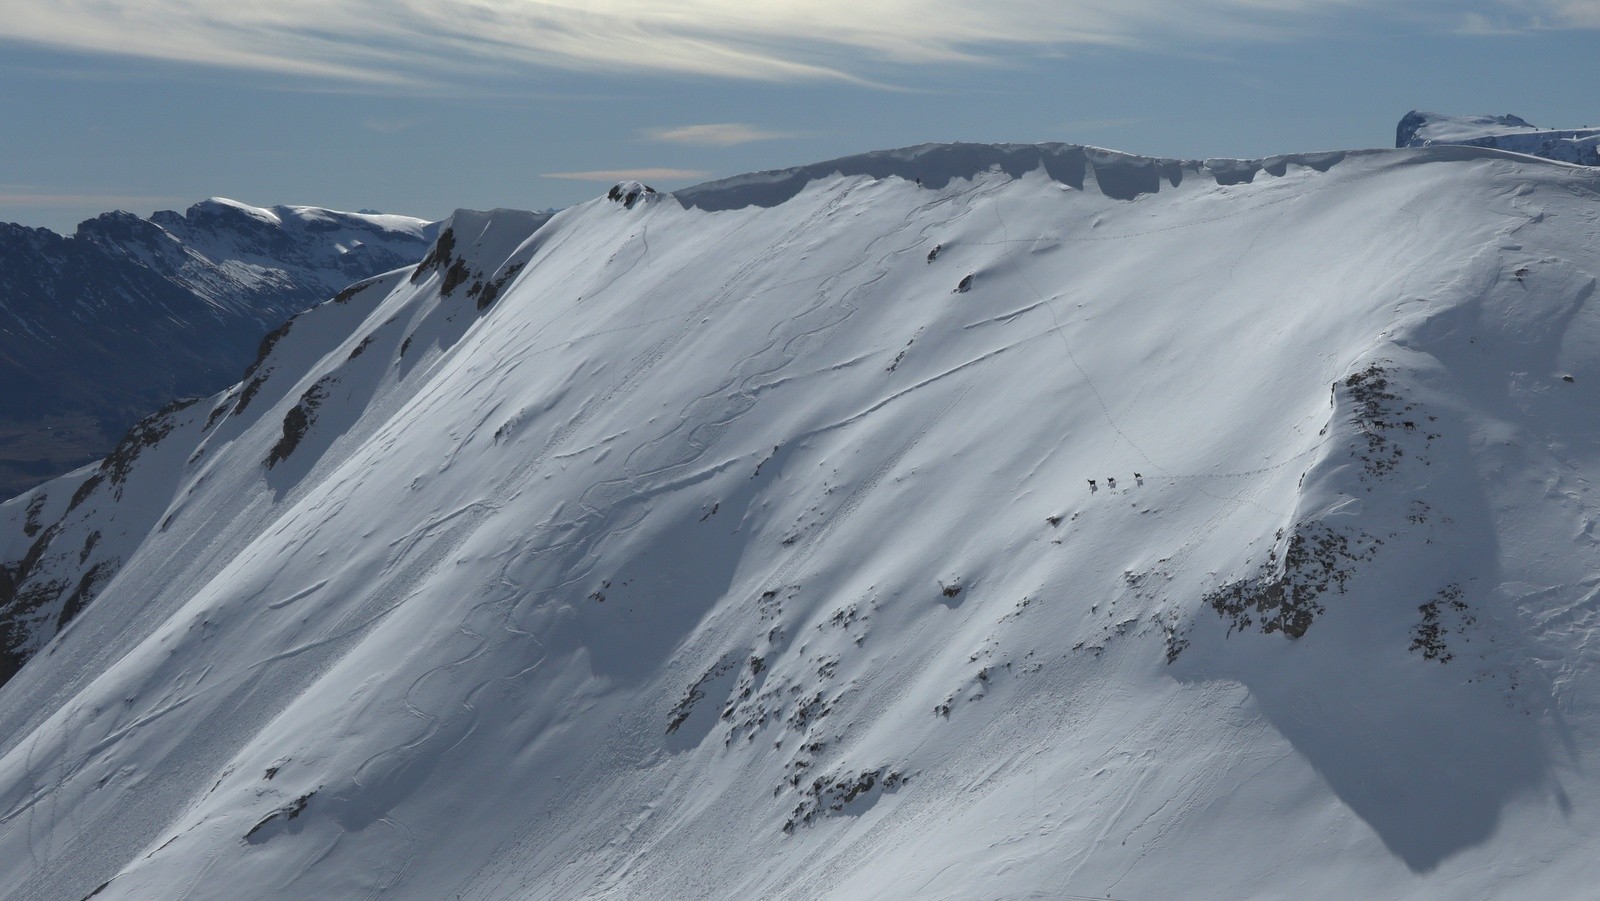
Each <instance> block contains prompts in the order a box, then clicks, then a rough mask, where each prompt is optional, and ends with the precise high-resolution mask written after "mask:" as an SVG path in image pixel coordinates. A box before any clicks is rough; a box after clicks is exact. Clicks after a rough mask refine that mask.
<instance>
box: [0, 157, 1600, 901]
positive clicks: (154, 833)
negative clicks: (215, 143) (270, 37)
mask: <svg viewBox="0 0 1600 901" xmlns="http://www.w3.org/2000/svg"><path fill="white" fill-rule="evenodd" d="M938 155H939V154H938V153H937V152H935V153H934V156H935V157H937V156H938ZM980 155H981V154H980ZM1047 156H1051V154H1050V152H1048V151H1040V157H1039V159H1041V160H1042V159H1043V158H1044V157H1047ZM1052 158H1056V157H1052ZM1015 159H1016V160H1017V162H1015V163H1014V164H1010V165H1012V166H1013V168H1014V169H1015V170H1016V171H1015V172H1013V171H1011V170H1008V169H1007V168H1005V166H1002V167H1001V168H999V169H998V170H993V169H990V168H989V164H988V163H985V164H984V165H983V166H981V167H978V168H974V169H972V170H971V171H969V172H967V174H965V175H962V174H960V172H959V170H956V169H952V170H951V174H950V176H949V177H948V179H947V180H945V181H943V182H942V183H939V182H938V179H937V178H936V177H932V176H929V177H923V175H921V174H915V173H914V174H912V176H911V177H909V178H907V177H905V175H904V174H903V173H902V172H899V171H896V172H891V173H890V174H888V175H885V176H879V177H876V178H864V177H862V176H863V175H871V173H868V172H857V173H855V174H851V173H848V172H843V173H840V174H839V175H834V174H833V172H837V171H838V168H837V167H835V168H834V169H832V170H830V171H825V172H820V174H817V175H816V176H815V177H810V178H808V179H807V180H805V182H804V183H803V184H801V185H799V186H798V187H795V188H794V190H792V191H791V190H790V188H791V187H794V186H793V185H791V184H789V183H787V182H785V183H783V184H782V185H780V189H779V190H776V191H774V192H773V193H770V194H763V195H761V198H758V199H759V200H760V202H754V201H751V202H746V201H745V200H741V201H740V202H738V203H737V204H733V203H729V204H728V205H727V208H725V209H716V210H713V209H711V208H709V207H711V206H716V204H715V203H710V204H708V206H707V207H701V206H698V205H697V204H695V203H693V202H684V203H674V202H672V200H671V197H672V195H659V194H648V193H643V192H637V193H636V192H635V191H634V190H633V189H632V188H631V186H630V187H629V188H628V189H626V190H621V191H618V192H616V194H617V195H618V196H617V197H616V198H615V199H614V200H611V199H597V200H595V201H593V202H590V203H587V204H583V205H580V206H578V207H574V208H572V209H568V210H565V211H562V212H560V213H558V214H555V215H554V216H552V217H550V218H549V219H548V220H546V221H542V222H541V221H539V220H537V219H535V218H532V217H529V216H527V215H525V214H515V213H501V212H496V213H490V214H475V213H470V212H465V211H464V212H461V213H458V214H457V215H456V216H454V217H452V219H451V220H450V221H449V222H448V223H447V225H446V227H445V228H444V229H443V230H442V231H441V233H440V236H439V238H438V240H437V241H435V243H434V245H433V248H432V250H431V251H429V252H428V254H427V257H426V259H425V260H424V262H423V263H422V264H421V265H418V266H415V267H407V268H405V269H401V270H397V271H394V272H389V273H386V274H383V275H381V276H378V277H376V278H373V279H369V280H365V281H363V282H360V283H358V284H356V285H354V286H352V287H351V288H350V289H348V290H346V291H343V292H340V293H339V295H338V296H336V297H335V298H334V299H333V300H332V301H329V302H327V303H323V304H320V305H318V306H316V307H314V308H312V309H311V310H309V311H307V312H305V313H304V314H302V315H301V316H299V317H297V318H296V319H295V320H293V321H292V322H291V323H289V324H288V325H287V326H286V327H284V328H282V329H280V330H278V331H276V332H275V333H274V334H273V335H271V336H270V339H269V340H268V341H267V342H266V343H265V344H264V345H263V347H262V348H261V353H260V354H259V358H258V360H257V362H256V363H255V365H253V366H252V367H251V368H250V370H249V371H248V372H247V373H246V378H245V379H243V380H241V382H240V383H239V384H237V385H235V386H234V387H232V388H230V389H227V390H225V391H223V392H220V393H218V394H217V395H214V396H212V397H210V398H208V399H206V400H205V401H203V402H200V403H196V404H193V405H191V406H188V407H185V408H181V409H173V410H169V411H167V412H166V413H164V414H163V415H161V416H159V417H157V418H154V419H151V420H147V421H146V422H145V423H144V424H143V425H142V426H141V428H140V429H139V430H138V431H137V432H136V433H135V435H133V436H130V441H128V442H127V443H126V445H125V447H124V448H122V449H120V450H119V453H117V454H114V455H113V456H112V457H111V458H109V459H108V460H107V461H106V462H105V463H104V464H102V465H101V466H100V467H98V468H97V469H95V470H90V471H85V472H80V473H77V474H75V475H73V476H71V477H67V478H63V479H61V480H58V481H57V482H53V483H51V484H49V485H45V486H41V487H40V488H39V489H37V490H35V491H33V492H30V493H29V494H27V495H24V496H23V497H20V498H17V499H15V500H13V501H11V502H9V503H7V504H5V505H3V506H0V558H3V560H4V561H5V570H4V572H5V576H6V578H7V580H8V581H7V582H5V583H4V584H5V585H6V586H8V587H7V590H8V591H10V592H11V594H10V595H8V597H9V598H10V599H11V600H10V601H9V602H7V603H6V604H5V607H4V614H5V617H6V619H5V621H4V622H5V626H6V628H7V630H8V632H7V635H8V637H9V638H11V639H16V638H18V637H19V636H20V637H21V638H22V639H24V640H25V646H18V645H15V644H13V645H11V646H9V647H8V649H10V650H13V651H14V652H15V653H16V655H17V657H19V658H20V657H25V656H29V657H31V659H28V660H27V662H26V664H25V665H23V666H21V668H20V670H19V671H18V672H16V673H15V675H14V676H13V677H12V678H11V680H10V681H9V682H8V683H6V684H5V685H4V687H3V688H0V895H7V896H16V897H66V898H81V897H83V896H84V895H88V894H90V893H91V892H98V894H97V895H96V896H95V897H96V898H97V901H104V899H108V898H119V899H120V898H151V897H181V896H182V895H183V894H184V893H185V892H190V893H192V894H205V893H207V892H214V891H215V890H216V889H215V887H217V886H222V887H225V888H226V891H227V892H228V893H230V894H233V895H242V896H245V897H279V898H304V897H343V896H350V895H370V896H379V897H383V898H386V899H395V898H397V899H405V898H419V899H424V898H425V899H433V898H441V897H463V898H478V899H491V898H492V899H499V898H505V899H511V898H516V899H521V898H527V897H583V896H593V897H613V898H625V897H641V898H642V897H663V896H667V897H696V898H699V897H706V898H748V897H793V898H815V897H846V898H853V897H863V898H866V897H871V898H881V897H906V898H912V897H916V898H921V897H928V896H935V897H939V896H944V897H1026V896H1029V895H1038V894H1045V895H1051V894H1054V895H1062V894H1065V895H1078V896H1086V897H1102V896H1109V897H1114V898H1120V897H1126V898H1147V897H1148V898H1161V897H1178V896H1181V897H1195V898H1237V897H1277V896H1299V895H1302V894H1304V893H1305V891H1306V890H1307V889H1306V886H1308V885H1309V886H1315V887H1316V888H1315V891H1316V892H1319V893H1322V894H1326V895H1329V896H1337V897H1397V898H1439V897H1463V898H1465V897H1473V898H1478V897H1485V896H1487V897H1506V898H1511V897H1526V896H1530V895H1531V896H1548V897H1561V896H1571V895H1574V894H1579V893H1581V891H1582V890H1583V889H1584V888H1586V887H1587V885H1588V879H1589V871H1590V869H1591V868H1592V849H1593V847H1594V841H1595V837H1596V836H1597V835H1600V816H1597V813H1596V811H1600V781H1597V780H1596V778H1595V777H1594V776H1593V775H1592V774H1593V773H1595V772H1597V769H1596V764H1597V763H1600V760H1596V751H1595V750H1594V749H1595V748H1600V706H1597V705H1600V702H1597V701H1596V699H1597V698H1600V684H1597V683H1600V677H1597V673H1596V663H1597V659H1600V654H1597V653H1596V651H1597V646H1596V645H1595V640H1596V635H1597V634H1600V614H1597V613H1596V610H1595V600H1594V598H1595V592H1594V573H1595V572H1596V571H1597V569H1600V540H1597V539H1596V538H1595V535H1594V531H1595V530H1594V524H1595V523H1596V522H1600V495H1597V494H1596V490H1595V489H1594V488H1593V487H1591V486H1594V485H1600V462H1597V461H1596V460H1595V459H1594V455H1593V454H1592V453H1591V449H1592V448H1593V447H1594V446H1595V442H1596V439H1597V438H1600V431H1597V427H1596V426H1595V425H1594V424H1595V423H1596V422H1597V421H1600V418H1597V417H1596V415H1595V414H1596V412H1597V410H1596V408H1595V407H1596V399H1595V395H1594V393H1593V392H1592V391H1590V390H1589V388H1591V387H1592V386H1593V385H1595V384H1600V318H1597V315H1596V309H1595V306H1594V304H1595V302H1596V301H1595V295H1596V278H1595V272H1596V270H1597V269H1600V265H1596V263H1595V261H1594V258H1593V249H1592V246H1591V245H1590V240H1591V239H1590V235H1589V231H1588V229H1589V228H1590V227H1591V226H1589V224H1588V223H1589V222H1590V220H1589V219H1588V218H1587V216H1588V214H1590V213H1591V212H1592V207H1593V204H1594V202H1595V200H1596V199H1597V198H1600V174H1597V173H1595V172H1592V171H1590V170H1585V169H1581V168H1576V167H1570V166H1562V165H1555V164H1551V163H1547V162H1543V161H1539V160H1535V159H1531V158H1528V157H1522V156H1517V155H1514V154H1509V153H1504V152H1500V151H1497V150H1491V149H1479V148H1458V147H1430V148H1422V149H1415V150H1405V151H1385V152H1374V153H1353V154H1348V155H1344V156H1343V157H1342V158H1340V159H1337V160H1333V159H1332V158H1329V157H1317V158H1315V162H1316V163H1317V164H1315V165H1314V164H1313V160H1300V161H1290V162H1287V163H1286V164H1285V165H1284V166H1282V167H1281V172H1278V173H1273V172H1271V171H1267V177H1261V176H1260V175H1259V173H1257V176H1256V177H1254V178H1242V179H1240V180H1237V181H1235V182H1233V183H1229V184H1223V183H1220V182H1219V181H1218V180H1217V179H1215V178H1211V177H1196V174H1195V172H1194V170H1184V169H1181V168H1180V169H1179V170H1178V172H1177V174H1179V175H1181V176H1182V177H1181V178H1178V179H1176V181H1174V180H1173V179H1171V178H1169V177H1168V174H1169V173H1168V171H1167V170H1161V169H1157V170H1156V171H1157V175H1156V177H1157V178H1158V179H1159V180H1160V189H1159V190H1157V191H1155V192H1143V193H1135V194H1133V195H1132V196H1134V197H1135V198H1136V200H1135V201H1134V202H1129V201H1128V200H1125V199H1119V198H1118V197H1116V196H1113V195H1112V194H1108V193H1107V192H1106V191H1105V190H1102V189H1101V186H1100V184H1099V181H1100V180H1101V179H1102V177H1103V176H1104V173H1105V171H1106V170H1107V168H1109V167H1104V166H1103V167H1101V169H1099V170H1095V169H1094V168H1093V160H1092V159H1091V160H1089V161H1088V164H1087V166H1086V169H1085V173H1084V178H1083V181H1082V184H1081V186H1076V187H1075V186H1074V185H1073V184H1072V183H1071V182H1070V181H1068V180H1066V179H1064V178H1062V177H1058V174H1059V173H1052V172H1051V171H1049V166H1050V165H1056V163H1049V164H1045V163H1043V162H1040V163H1039V164H1038V165H1033V166H1031V167H1030V166H1028V165H1027V157H1026V153H1025V152H1023V151H1020V150H1019V151H1016V153H1015ZM1057 159H1059V158H1057ZM826 165H827V164H825V166H824V167H823V168H826ZM1061 165H1070V158H1069V159H1068V162H1067V163H1062V164H1061ZM923 171H924V172H927V171H930V170H923ZM1208 171H1217V168H1216V167H1208ZM1067 174H1068V175H1070V174H1071V170H1070V168H1069V169H1068V170H1067ZM1128 177H1129V178H1130V179H1132V178H1133V176H1132V175H1130V176H1128ZM1139 177H1140V178H1143V177H1144V176H1143V175H1140V176H1139ZM917 178H922V182H921V184H920V185H919V184H918V183H917V180H916V179H917ZM773 182H774V180H772V179H768V181H767V183H768V184H771V183H773ZM753 183H754V184H757V185H758V186H759V185H760V184H761V183H762V182H761V181H760V179H757V180H755V182H753ZM1141 183H1142V182H1141ZM640 187H641V188H642V186H640ZM735 188H737V190H736V191H734V192H733V193H738V192H739V191H743V190H745V188H743V187H740V186H738V185H735ZM751 190H754V189H751ZM1124 193H1125V192H1124ZM630 196H631V197H632V200H633V202H632V203H629V202H628V199H629V197H630ZM703 196H709V195H703ZM780 196H781V197H782V198H783V199H782V200H781V202H778V201H775V200H772V198H773V197H780ZM713 199H715V198H713ZM723 199H724V200H728V199H729V198H727V197H724V198H723ZM680 200H682V198H680ZM769 203H771V204H774V205H768V204H769ZM446 235H448V237H446ZM491 286H494V290H493V292H492V296H490V297H489V298H488V302H487V303H486V302H485V295H486V294H490V293H491V292H490V287H491ZM83 585H87V586H88V587H87V588H84V589H83V590H82V591H79V586H83ZM24 598H26V603H24V602H23V599H24ZM29 604H32V605H33V606H29ZM63 624H64V628H61V626H62V625H63Z"/></svg>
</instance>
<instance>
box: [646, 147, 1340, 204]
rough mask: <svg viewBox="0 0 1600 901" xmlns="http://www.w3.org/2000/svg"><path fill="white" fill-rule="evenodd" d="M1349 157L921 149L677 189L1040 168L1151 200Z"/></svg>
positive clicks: (783, 187)
mask: <svg viewBox="0 0 1600 901" xmlns="http://www.w3.org/2000/svg"><path fill="white" fill-rule="evenodd" d="M1346 155H1347V154H1345V153H1343V152H1338V153H1307V154H1298V155H1294V156H1282V157H1272V158H1270V159H1264V160H1223V159H1217V160H1206V161H1204V162H1201V161H1198V160H1166V159H1156V158H1153V157H1142V156H1134V155H1132V154H1127V153H1119V152H1117V151H1115V150H1102V149H1100V148H1098V147H1083V146H1079V145H1077V144H920V145H918V146H916V147H905V148H901V149H898V150H879V151H875V152H872V153H864V154H861V155H859V156H847V157H843V158H841V159H837V160H830V161H828V162H825V163H816V164H814V165H811V166H800V167H797V168H793V169H779V170H775V171H771V172H756V173H752V174H750V175H738V176H734V177H733V178H725V179H722V180H720V181H713V182H707V183H706V184H703V185H698V186H696V187H693V188H688V189H685V190H682V191H676V192H674V193H673V196H674V197H676V198H677V200H678V202H679V203H681V204H683V205H684V206H687V207H692V208H695V209H702V210H708V211H712V212H716V211H721V210H735V209H740V208H742V207H747V206H760V207H772V206H777V205H779V204H781V203H784V202H785V201H788V200H790V199H791V198H793V197H795V196H796V195H797V194H799V193H800V192H801V191H802V190H804V189H805V187H806V186H807V185H809V184H811V183H812V182H814V181H818V180H822V179H830V178H836V177H840V176H844V177H849V176H856V175H866V176H869V177H871V178H880V179H881V178H891V177H893V178H900V179H904V180H906V181H915V182H916V183H917V184H919V185H921V186H923V187H926V188H931V189H934V190H942V189H944V188H945V187H947V186H948V185H949V184H950V182H951V181H953V180H957V179H960V180H963V181H971V180H972V179H973V178H976V177H978V176H980V175H983V174H985V173H987V172H990V171H999V172H1004V173H1006V174H1007V175H1009V176H1011V177H1012V178H1021V177H1023V176H1024V175H1027V174H1029V173H1032V172H1036V171H1039V170H1041V169H1042V170H1043V171H1044V172H1045V174H1047V175H1048V176H1049V177H1050V178H1051V179H1053V180H1055V181H1056V182H1059V183H1061V184H1063V185H1067V186H1068V187H1071V188H1074V189H1076V190H1080V191H1081V190H1084V188H1085V185H1086V184H1088V185H1090V186H1091V189H1092V190H1097V191H1099V192H1100V193H1102V194H1104V195H1105V196H1107V197H1111V198H1113V199H1116V200H1133V199H1135V198H1137V197H1139V196H1140V195H1143V194H1154V193H1156V192H1157V191H1160V190H1161V188H1162V185H1163V184H1165V185H1166V186H1168V187H1169V188H1175V187H1177V186H1178V185H1180V184H1182V183H1183V180H1184V178H1196V177H1202V178H1206V179H1210V180H1212V181H1215V182H1216V183H1217V184H1220V185H1234V184H1240V183H1243V182H1249V181H1251V180H1252V179H1254V178H1255V177H1256V176H1257V175H1259V174H1260V173H1262V172H1267V173H1270V174H1272V175H1279V176H1281V175H1283V174H1284V173H1285V172H1286V171H1287V170H1288V167H1289V165H1290V164H1291V163H1293V164H1296V165H1298V166H1309V167H1312V168H1314V169H1317V170H1319V171H1326V170H1327V169H1328V168H1330V167H1332V166H1334V165H1336V164H1337V163H1338V162H1339V161H1340V160H1342V159H1343V158H1344V157H1345V156H1346Z"/></svg>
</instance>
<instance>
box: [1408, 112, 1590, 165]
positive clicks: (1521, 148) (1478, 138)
mask: <svg viewBox="0 0 1600 901" xmlns="http://www.w3.org/2000/svg"><path fill="white" fill-rule="evenodd" d="M1431 144H1465V145H1470V146H1475V147H1496V148H1499V149H1501V150H1509V151H1511V152H1513V153H1526V154H1529V155H1530V156H1542V157H1544V158H1545V159H1551V160H1557V161H1560V162H1564V163H1576V164H1578V165H1581V166H1600V128H1596V127H1591V126H1585V127H1583V128H1566V129H1557V128H1540V127H1539V126H1537V125H1533V124H1532V123H1530V122H1528V121H1527V120H1526V119H1522V118H1520V117H1518V116H1512V115H1504V116H1443V115H1440V114H1438V113H1425V112H1416V111H1413V112H1410V113H1407V114H1406V115H1405V116H1404V117H1403V118H1402V119H1401V120H1400V125H1399V128H1398V129H1397V130H1396V135H1395V146H1397V147H1426V146H1429V145H1431Z"/></svg>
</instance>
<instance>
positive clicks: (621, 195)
mask: <svg viewBox="0 0 1600 901" xmlns="http://www.w3.org/2000/svg"><path fill="white" fill-rule="evenodd" d="M654 193H656V189H655V188H652V187H650V186H649V185H647V184H645V183H644V182H639V181H619V182H617V183H616V184H614V185H612V186H611V190H610V191H608V192H607V193H606V199H607V200H614V201H616V202H617V203H620V204H622V205H623V207H625V208H627V209H630V210H631V209H633V205H634V204H636V203H638V202H639V198H641V197H644V196H646V195H649V194H654Z"/></svg>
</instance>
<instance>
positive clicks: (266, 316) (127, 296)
mask: <svg viewBox="0 0 1600 901" xmlns="http://www.w3.org/2000/svg"><path fill="white" fill-rule="evenodd" d="M435 233H436V227H435V226H434V225H432V224H430V223H428V222H425V221H423V220H421V219H414V218H410V217H407V216H389V215H379V214H367V213H343V212H336V211H333V210H325V209H319V208H316V207H304V206H277V207H272V208H270V209H262V208H257V207H252V206H246V205H245V204H241V203H237V202H234V201H231V200H224V199H220V198H214V199H211V200H207V201H204V202H201V203H197V204H195V205H194V206H191V207H190V208H189V209H188V210H187V211H186V212H184V213H182V214H179V213H177V212H173V211H162V212H158V213H156V214H154V215H152V216H151V217H150V218H148V219H143V218H140V217H138V216H135V215H133V214H132V213H125V212H115V213H106V214H104V215H101V216H98V217H96V218H94V219H90V220H88V221H86V222H84V223H82V224H81V225H79V226H78V229H77V231H76V233H75V234H73V235H70V236H66V235H60V234H57V233H55V232H52V231H48V230H46V229H41V228H28V227H25V226H21V225H14V224H10V223H0V385H3V386H4V388H5V390H4V391H3V392H0V497H10V496H12V495H13V494H16V493H17V492H19V491H22V490H24V489H26V488H28V487H31V486H32V485H35V484H37V483H39V482H42V481H44V480H45V479H47V478H49V477H52V476H55V475H59V474H61V473H63V472H66V471H67V470H70V469H72V468H74V467H76V466H79V465H82V464H84V463H87V462H89V461H92V460H94V459H97V458H99V457H102V456H104V455H105V454H106V453H107V452H109V451H110V450H111V448H112V447H113V446H114V445H115V444H116V442H117V439H118V438H119V437H120V436H121V435H122V433H123V432H124V431H125V430H126V429H127V428H128V427H129V426H130V425H132V424H133V423H134V422H135V421H137V420H138V419H139V418H140V417H141V416H143V415H144V414H146V413H148V412H150V411H151V410H154V409H156V408H157V407H160V406H162V405H164V404H166V403H168V402H169V401H171V400H173V399H174V398H176V397H179V396H183V395H201V394H209V393H211V392H213V391H215V390H217V389H218V388H220V387H222V386H224V385H226V384H228V383H229V382H231V381H233V380H234V379H236V378H237V377H238V375H239V372H240V370H241V369H242V368H243V367H244V366H245V365H246V364H247V363H248V362H249V361H250V359H251V357H252V356H253V354H254V353H255V351H256V348H257V345H258V344H259V343H260V341H261V337H262V335H263V334H265V333H266V332H268V331H270V330H271V329H273V328H274V327H276V326H277V325H278V324H279V323H281V322H283V320H284V319H286V318H288V317H289V316H291V315H293V314H294V313H296V312H298V311H300V310H303V309H305V308H306V307H308V306H311V305H312V304H314V303H316V302H318V301H320V300H324V299H326V298H328V297H330V296H332V295H333V294H335V293H337V292H338V291H339V290H340V289H342V288H344V287H345V286H346V285H348V284H350V283H351V282H354V281H357V280H359V279H363V278H366V277H368V276H371V275H375V274H377V273H380V272H384V271H387V270H390V269H394V268H396V267H399V266H404V265H407V264H410V263H415V262H416V261H417V260H418V259H419V258H421V256H422V255H423V254H424V253H425V252H426V251H427V248H428V245H429V243H430V242H431V240H432V239H433V237H434V235H435Z"/></svg>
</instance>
